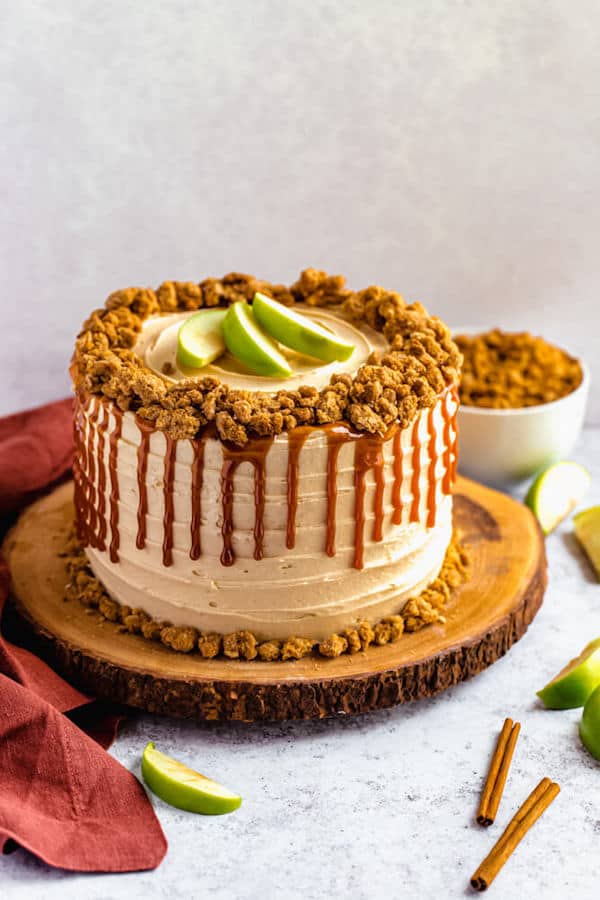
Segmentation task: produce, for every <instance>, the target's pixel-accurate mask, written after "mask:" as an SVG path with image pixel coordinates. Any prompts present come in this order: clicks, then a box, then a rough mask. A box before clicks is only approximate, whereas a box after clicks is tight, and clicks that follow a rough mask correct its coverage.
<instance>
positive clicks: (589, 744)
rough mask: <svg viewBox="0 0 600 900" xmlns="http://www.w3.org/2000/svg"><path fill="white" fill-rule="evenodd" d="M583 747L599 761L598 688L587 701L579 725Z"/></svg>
mask: <svg viewBox="0 0 600 900" xmlns="http://www.w3.org/2000/svg"><path fill="white" fill-rule="evenodd" d="M579 734H580V736H581V740H582V741H583V746H584V747H585V748H586V749H587V750H589V751H590V753H591V754H592V756H593V757H595V759H598V760H600V686H598V687H597V688H596V690H595V691H594V693H593V694H590V696H589V697H588V699H587V703H586V704H585V706H584V707H583V715H582V717H581V722H580V723H579Z"/></svg>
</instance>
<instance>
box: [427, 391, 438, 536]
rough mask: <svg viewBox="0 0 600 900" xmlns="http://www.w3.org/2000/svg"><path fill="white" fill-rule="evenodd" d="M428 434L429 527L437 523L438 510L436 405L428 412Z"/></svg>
mask: <svg viewBox="0 0 600 900" xmlns="http://www.w3.org/2000/svg"><path fill="white" fill-rule="evenodd" d="M427 434H428V436H429V441H428V445H427V449H428V450H429V472H428V479H427V527H428V528H433V526H434V525H435V517H436V512H437V506H436V492H437V485H436V480H435V469H436V465H437V461H438V452H437V433H436V430H435V406H431V407H430V408H429V412H428V414H427Z"/></svg>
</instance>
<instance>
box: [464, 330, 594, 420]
mask: <svg viewBox="0 0 600 900" xmlns="http://www.w3.org/2000/svg"><path fill="white" fill-rule="evenodd" d="M455 341H456V343H457V344H458V346H459V348H460V350H461V352H462V354H463V357H464V362H463V369H462V377H461V382H460V400H461V403H464V404H465V406H483V407H491V408H495V409H519V408H522V407H524V406H537V405H538V404H542V403H551V402H552V401H553V400H558V399H559V398H560V397H564V396H566V395H567V394H570V393H571V392H572V391H574V390H575V389H576V388H577V387H579V385H580V384H581V379H582V378H583V372H582V369H581V364H580V363H579V361H578V360H577V359H574V358H573V357H572V356H569V354H568V353H565V351H564V350H561V349H560V348H559V347H555V346H554V345H553V344H549V343H548V342H547V341H545V340H544V339H543V338H541V337H534V336H533V335H532V334H529V332H526V331H524V332H519V333H510V332H504V331H500V329H498V328H495V329H493V330H492V331H487V332H485V333H484V334H477V335H473V336H469V335H459V336H458V337H456V338H455Z"/></svg>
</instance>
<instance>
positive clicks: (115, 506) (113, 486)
mask: <svg viewBox="0 0 600 900" xmlns="http://www.w3.org/2000/svg"><path fill="white" fill-rule="evenodd" d="M112 413H113V416H114V419H115V427H114V429H113V430H112V431H111V434H110V438H109V448H108V473H109V475H110V548H109V553H110V561H111V562H113V563H116V562H119V543H120V537H119V475H118V472H117V457H118V452H119V438H120V437H121V429H122V426H123V413H122V412H121V410H120V409H117V407H116V406H113V409H112Z"/></svg>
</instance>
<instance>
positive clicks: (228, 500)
mask: <svg viewBox="0 0 600 900" xmlns="http://www.w3.org/2000/svg"><path fill="white" fill-rule="evenodd" d="M272 443H273V438H272V437H269V438H255V439H254V440H251V441H249V442H248V443H247V444H246V445H245V446H244V447H235V446H234V445H231V444H223V466H222V468H221V505H222V509H223V524H222V526H221V534H222V536H223V549H222V551H221V565H223V566H232V565H233V563H234V562H235V553H234V550H233V529H234V523H233V476H234V475H235V472H236V470H237V468H238V466H240V465H241V463H243V462H249V463H250V464H251V465H252V466H253V468H254V509H255V512H254V559H256V560H261V559H262V558H263V542H264V534H265V523H264V516H265V487H266V460H267V454H268V452H269V450H270V448H271V444H272Z"/></svg>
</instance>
